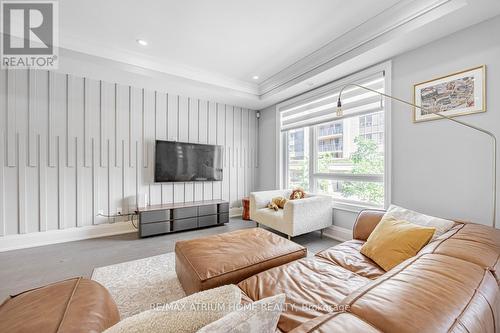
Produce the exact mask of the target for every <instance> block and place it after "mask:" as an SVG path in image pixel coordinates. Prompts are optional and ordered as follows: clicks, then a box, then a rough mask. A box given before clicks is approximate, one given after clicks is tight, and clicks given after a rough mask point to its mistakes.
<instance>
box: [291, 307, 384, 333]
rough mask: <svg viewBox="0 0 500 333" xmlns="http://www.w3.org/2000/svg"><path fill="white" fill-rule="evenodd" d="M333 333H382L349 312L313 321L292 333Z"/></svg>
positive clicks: (329, 315) (331, 314) (325, 316)
mask: <svg viewBox="0 0 500 333" xmlns="http://www.w3.org/2000/svg"><path fill="white" fill-rule="evenodd" d="M313 332H314V333H332V332H363V333H381V331H379V330H378V329H376V328H375V327H373V326H372V325H371V324H370V323H367V322H366V321H364V320H363V319H361V318H359V317H357V316H355V315H353V314H352V313H349V312H334V313H328V314H325V315H322V316H319V317H316V318H314V319H311V320H309V321H307V322H305V323H304V324H302V325H300V326H299V327H297V328H295V329H293V330H291V331H290V333H313Z"/></svg>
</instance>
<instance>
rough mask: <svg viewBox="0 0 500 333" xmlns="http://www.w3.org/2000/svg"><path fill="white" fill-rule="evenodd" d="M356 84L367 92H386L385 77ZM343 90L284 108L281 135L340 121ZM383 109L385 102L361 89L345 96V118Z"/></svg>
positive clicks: (322, 94)
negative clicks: (298, 129)
mask: <svg viewBox="0 0 500 333" xmlns="http://www.w3.org/2000/svg"><path fill="white" fill-rule="evenodd" d="M355 83H357V84H359V85H362V86H365V87H367V88H370V89H373V90H376V91H379V92H384V73H383V72H379V73H377V74H375V75H371V76H369V77H365V78H363V79H361V80H357V81H355ZM341 88H342V86H338V87H336V88H332V89H329V90H328V91H327V92H323V93H318V94H317V95H315V96H313V97H310V98H307V99H303V100H300V101H299V102H297V103H293V104H290V105H287V106H285V107H283V108H280V109H279V110H278V111H279V113H280V119H281V131H288V130H291V129H295V128H301V127H308V126H312V125H317V124H321V123H325V122H330V121H334V120H336V119H339V118H338V117H337V115H336V110H337V99H338V96H339V91H340V89H341ZM382 109H383V98H382V97H381V96H380V95H378V94H376V93H374V92H370V91H367V90H365V89H362V88H358V87H349V88H346V89H345V90H344V92H343V93H342V110H343V114H344V115H343V117H342V118H346V117H352V116H358V115H363V114H368V113H372V112H377V111H381V110H382Z"/></svg>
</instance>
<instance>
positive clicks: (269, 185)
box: [257, 105, 278, 191]
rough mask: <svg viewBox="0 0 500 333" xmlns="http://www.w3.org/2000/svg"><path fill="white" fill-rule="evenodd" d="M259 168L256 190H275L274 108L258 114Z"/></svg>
mask: <svg viewBox="0 0 500 333" xmlns="http://www.w3.org/2000/svg"><path fill="white" fill-rule="evenodd" d="M258 151H259V167H258V169H257V179H258V187H257V190H259V191H265V190H273V189H276V186H277V182H276V181H277V179H276V163H277V162H278V160H277V152H276V106H275V105H273V106H270V107H268V108H266V109H264V110H262V111H261V112H260V119H259V149H258Z"/></svg>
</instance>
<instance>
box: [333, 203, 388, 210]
mask: <svg viewBox="0 0 500 333" xmlns="http://www.w3.org/2000/svg"><path fill="white" fill-rule="evenodd" d="M333 208H334V209H338V210H342V211H346V212H352V213H359V212H361V211H362V210H365V209H378V210H381V209H384V207H383V206H376V205H370V204H363V203H352V202H344V201H338V200H334V201H333Z"/></svg>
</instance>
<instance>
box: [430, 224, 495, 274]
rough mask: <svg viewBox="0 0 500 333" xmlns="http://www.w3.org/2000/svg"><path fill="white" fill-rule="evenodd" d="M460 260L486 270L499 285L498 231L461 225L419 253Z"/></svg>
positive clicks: (482, 226)
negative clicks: (441, 255)
mask: <svg viewBox="0 0 500 333" xmlns="http://www.w3.org/2000/svg"><path fill="white" fill-rule="evenodd" d="M420 253H421V254H424V253H438V254H443V255H447V256H450V257H455V258H460V259H463V260H466V261H469V262H472V263H475V264H477V265H479V266H481V267H483V268H485V269H488V270H490V271H491V272H492V274H493V275H494V276H495V278H496V279H497V281H498V282H499V283H500V279H499V278H500V276H499V274H498V271H499V269H500V263H499V258H500V230H498V229H493V228H491V227H488V226H484V225H480V224H473V223H461V224H459V225H457V226H456V227H454V228H453V229H451V230H450V231H449V232H447V233H446V234H445V235H443V236H442V237H440V238H438V239H436V240H435V241H433V242H431V243H429V244H428V245H427V246H426V247H424V248H423V249H422V251H420Z"/></svg>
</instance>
